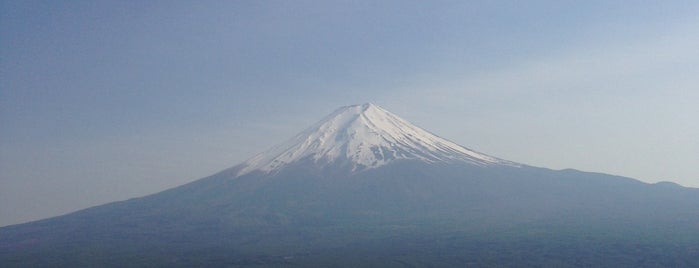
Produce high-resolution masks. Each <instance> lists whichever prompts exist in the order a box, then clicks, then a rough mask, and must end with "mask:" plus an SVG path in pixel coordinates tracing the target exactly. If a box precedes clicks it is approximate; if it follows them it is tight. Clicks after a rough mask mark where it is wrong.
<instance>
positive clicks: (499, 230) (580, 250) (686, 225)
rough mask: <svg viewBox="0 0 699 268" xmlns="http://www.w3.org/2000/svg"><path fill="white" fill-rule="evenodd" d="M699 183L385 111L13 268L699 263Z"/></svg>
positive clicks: (39, 234) (162, 197)
mask: <svg viewBox="0 0 699 268" xmlns="http://www.w3.org/2000/svg"><path fill="white" fill-rule="evenodd" d="M698 209H699V189H694V188H686V187H681V186H679V185H674V184H672V185H671V184H670V183H660V184H647V183H643V182H640V181H638V180H634V179H631V178H625V177H619V176H612V175H606V174H600V173H589V172H581V171H576V170H572V169H568V170H550V169H546V168H538V167H532V166H528V165H524V164H519V163H515V162H512V161H507V160H503V159H499V158H497V157H493V156H489V155H486V154H483V153H480V152H476V151H474V150H471V149H468V148H465V147H462V146H460V145H457V144H455V143H453V142H450V141H448V140H445V139H443V138H440V137H438V136H436V135H434V134H432V133H430V132H428V131H425V130H423V129H421V128H419V127H416V126H414V125H412V124H410V123H409V122H407V121H405V120H403V119H401V118H400V117H398V116H396V115H394V114H392V113H390V112H388V111H386V110H384V109H383V108H381V107H378V106H376V105H373V104H363V105H355V106H347V107H342V108H340V109H338V110H336V111H335V112H334V113H332V114H330V115H329V116H327V117H325V118H324V119H322V120H321V121H320V122H318V123H317V124H315V125H313V126H311V127H310V128H308V129H306V130H305V131H303V132H301V133H300V134H298V135H296V136H295V137H293V138H292V139H290V140H289V141H287V142H286V143H283V144H281V145H279V146H277V147H274V148H272V149H270V150H268V151H265V152H263V153H261V154H259V155H257V156H254V157H253V158H251V159H249V160H248V161H245V162H244V163H242V164H240V165H237V166H234V167H232V168H229V169H226V170H223V171H221V172H219V173H217V174H214V175H212V176H209V177H206V178H203V179H200V180H197V181H194V182H192V183H189V184H185V185H182V186H179V187H176V188H172V189H169V190H165V191H163V192H160V193H157V194H154V195H150V196H145V197H141V198H134V199H130V200H126V201H121V202H115V203H111V204H106V205H102V206H97V207H93V208H89V209H85V210H82V211H78V212H75V213H71V214H68V215H64V216H60V217H55V218H50V219H46V220H41V221H36V222H31V223H26V224H20V225H14V226H8V227H3V228H0V266H3V267H26V266H50V267H56V266H70V267H75V266H98V267H104V266H115V267H122V266H183V267H191V266H214V267H231V266H232V267H236V266H275V267H276V266H301V267H308V266H311V267H317V266H321V267H327V266H346V267H366V266H376V267H392V266H401V267H403V266H442V267H443V266H452V267H463V266H555V267H580V266H585V267H590V266H594V267H697V266H699V213H697V210H698Z"/></svg>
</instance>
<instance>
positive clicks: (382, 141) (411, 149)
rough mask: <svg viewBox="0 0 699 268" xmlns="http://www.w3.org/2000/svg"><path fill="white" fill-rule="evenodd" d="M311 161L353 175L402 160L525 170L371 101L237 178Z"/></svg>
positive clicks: (276, 150)
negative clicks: (335, 166) (347, 169)
mask: <svg viewBox="0 0 699 268" xmlns="http://www.w3.org/2000/svg"><path fill="white" fill-rule="evenodd" d="M309 159H310V160H312V161H313V163H316V164H318V165H321V166H322V165H327V164H331V163H343V164H347V163H349V165H350V166H351V169H352V171H362V170H366V169H371V168H376V167H380V166H382V165H385V164H387V163H390V162H391V161H395V160H399V159H412V160H421V161H425V162H429V163H434V162H454V161H461V162H466V163H470V164H473V165H480V166H486V165H509V166H519V164H517V163H513V162H510V161H506V160H502V159H498V158H495V157H492V156H488V155H485V154H482V153H479V152H475V151H473V150H470V149H467V148H464V147H462V146H460V145H458V144H455V143H453V142H450V141H448V140H445V139H443V138H440V137H438V136H436V135H434V134H432V133H429V132H427V131H425V130H423V129H421V128H419V127H417V126H415V125H413V124H411V123H409V122H408V121H405V120H403V119H402V118H400V117H398V116H396V115H394V114H392V113H390V112H388V111H386V110H384V109H383V108H381V107H379V106H377V105H374V104H371V103H366V104H362V105H353V106H345V107H342V108H340V109H338V110H336V111H335V112H333V113H332V114H330V115H329V116H327V117H325V118H324V119H323V120H321V121H320V122H318V123H316V124H315V125H313V126H311V127H310V128H308V129H306V130H305V131H303V132H301V133H299V134H298V135H296V136H295V137H294V138H292V139H291V140H289V141H287V142H286V143H283V144H281V145H278V146H276V147H273V148H271V149H270V150H268V151H266V152H263V153H261V154H259V155H257V156H255V157H253V158H251V159H249V160H247V161H246V162H244V163H243V165H242V168H241V169H240V170H239V171H238V174H237V176H241V175H244V174H247V173H250V172H252V171H262V172H265V173H271V172H274V171H277V170H279V169H281V168H283V167H285V166H287V165H289V164H292V163H295V162H297V161H301V160H309Z"/></svg>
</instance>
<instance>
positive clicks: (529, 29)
mask: <svg viewBox="0 0 699 268" xmlns="http://www.w3.org/2000/svg"><path fill="white" fill-rule="evenodd" d="M696 14H699V3H698V2H696V1H575V2H574V1H481V2H477V1H395V2H393V1H382V2H379V3H375V2H369V1H367V2H360V1H196V2H194V1H0V226H1V225H7V224H12V223H19V222H24V221H28V220H34V219H39V218H44V217H48V216H54V215H59V214H62V213H66V212H70V211H74V210H77V209H81V208H85V207H88V206H92V205H97V204H102V203H105V202H110V201H115V200H123V199H127V198H131V197H136V196H142V195H145V194H149V193H154V192H157V191H160V190H163V189H166V188H168V187H172V186H176V185H180V184H182V183H186V182H189V181H192V180H195V179H198V178H201V177H204V176H206V175H210V174H212V173H214V172H217V171H219V170H222V169H224V168H227V167H230V166H233V165H235V164H237V163H239V162H241V161H243V160H245V159H246V158H248V157H250V156H252V155H253V154H255V153H257V152H260V151H262V150H264V149H266V148H267V147H270V146H272V145H274V144H276V143H280V142H282V141H284V140H285V139H287V138H289V137H291V136H292V135H294V134H295V133H297V132H298V131H300V130H302V129H304V128H305V127H306V126H308V125H310V124H312V123H314V122H315V121H317V120H319V119H321V118H322V117H323V116H325V115H326V114H328V113H330V112H332V111H333V110H334V109H335V108H337V107H339V106H343V105H348V104H356V103H364V102H368V101H371V102H374V103H376V104H378V105H380V106H382V107H384V108H386V109H388V110H389V111H392V112H393V113H395V114H398V115H400V116H402V117H404V118H405V119H407V120H409V121H411V122H413V123H415V124H417V125H418V126H421V127H423V128H426V129H428V130H430V131H431V132H434V133H436V134H438V135H440V136H442V137H445V138H447V139H450V140H453V141H455V142H457V143H459V144H462V145H464V146H467V147H469V148H472V149H475V150H478V151H481V152H485V153H488V154H491V155H494V156H497V157H501V158H505V159H508V160H513V161H517V162H522V163H526V164H530V165H536V166H544V167H550V168H555V169H562V168H576V169H581V170H586V171H598V172H605V173H611V174H616V175H623V176H629V177H634V178H637V179H640V180H643V181H647V182H656V181H661V180H670V181H675V182H678V183H680V184H683V185H686V186H693V187H699V169H698V168H697V163H699V139H698V138H697V137H699V124H697V123H696V122H698V120H697V117H698V115H699V108H698V107H699V105H697V100H699V49H697V47H699V17H697V16H696Z"/></svg>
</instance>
